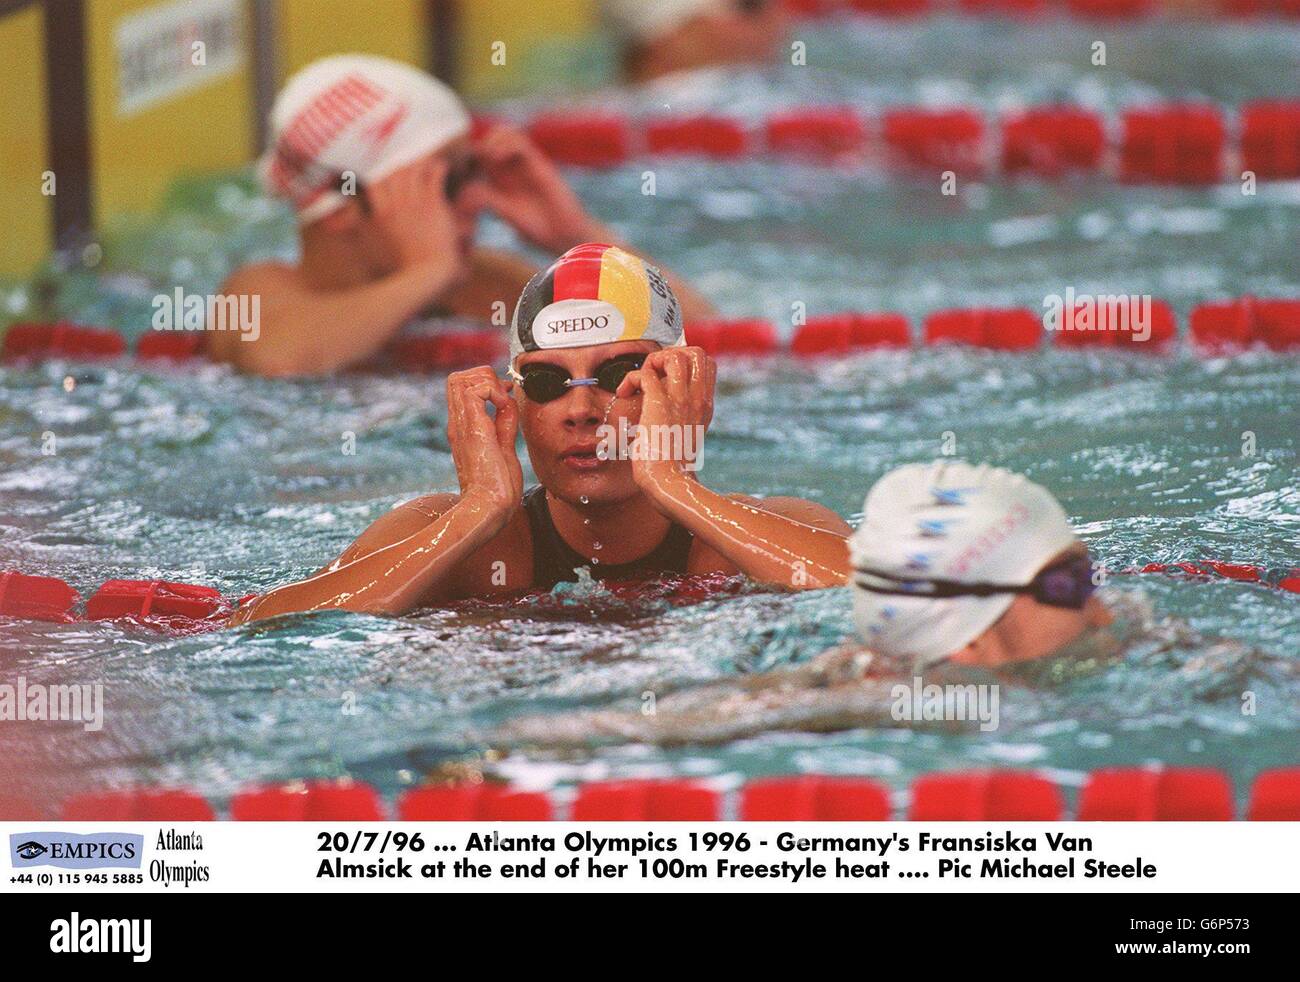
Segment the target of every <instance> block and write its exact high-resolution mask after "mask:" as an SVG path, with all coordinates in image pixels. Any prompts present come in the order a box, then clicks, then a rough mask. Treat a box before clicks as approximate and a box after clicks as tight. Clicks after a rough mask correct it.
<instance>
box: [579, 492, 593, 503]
mask: <svg viewBox="0 0 1300 982" xmlns="http://www.w3.org/2000/svg"><path fill="white" fill-rule="evenodd" d="M578 500H579V501H581V502H582V503H583V504H584V505H589V504H591V499H590V498H588V497H587V496H586V495H585V494H584V495H581V496H580V497H579V498H578Z"/></svg>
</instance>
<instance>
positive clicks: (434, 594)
mask: <svg viewBox="0 0 1300 982" xmlns="http://www.w3.org/2000/svg"><path fill="white" fill-rule="evenodd" d="M510 351H511V362H510V369H509V373H508V377H507V378H506V379H501V378H499V377H498V376H497V375H496V374H495V372H493V370H492V369H491V368H489V367H487V366H484V367H481V368H474V369H471V370H469V371H464V372H457V373H455V374H453V375H452V376H450V377H449V378H448V380H447V409H448V424H447V435H448V439H449V442H450V444H451V453H452V457H453V459H454V461H455V465H456V472H457V476H458V478H459V481H460V494H459V495H455V494H432V495H426V496H424V497H422V498H417V499H415V500H414V501H410V502H407V503H406V504H403V505H400V506H398V507H397V508H395V509H394V510H393V511H391V512H389V513H388V514H387V515H385V516H383V517H382V518H380V519H379V520H378V521H376V522H375V523H374V524H373V525H371V526H370V528H368V529H367V530H366V531H365V532H364V533H362V535H361V537H360V538H358V539H357V540H356V542H354V543H353V544H352V545H351V546H349V547H348V548H347V549H346V550H345V551H344V552H343V554H342V555H341V556H339V558H338V559H337V560H335V561H334V562H333V563H331V564H330V565H329V566H327V567H326V568H325V569H323V570H321V571H320V572H319V573H318V574H316V575H315V576H313V577H311V578H310V579H307V580H303V581H302V582H299V583H291V584H289V585H287V586H282V587H279V588H277V589H275V590H272V591H270V592H269V593H267V594H265V595H264V596H261V597H258V598H257V599H255V600H254V601H252V602H251V603H250V604H249V605H247V606H246V607H244V608H243V609H241V610H240V611H239V612H238V613H237V614H236V616H235V618H234V622H235V623H240V622H244V621H250V620H258V619H261V618H265V617H272V616H275V615H277V614H285V613H290V612H293V611H307V610H323V609H345V610H355V611H365V612H369V613H376V614H405V613H407V612H408V611H411V610H415V609H417V608H419V607H424V606H427V605H430V604H435V603H439V602H442V601H448V600H457V599H463V598H468V597H484V596H489V595H493V594H514V593H523V592H527V591H533V590H549V589H551V587H553V586H554V585H555V584H556V583H558V582H561V581H576V580H578V578H579V577H578V572H577V571H578V570H579V569H581V568H584V567H585V568H589V569H590V570H591V574H592V575H593V576H594V577H595V578H597V579H608V580H625V579H632V578H643V577H646V576H653V575H655V574H659V573H665V572H676V573H685V574H706V573H727V574H736V573H739V574H744V575H745V576H748V577H750V578H751V579H754V580H757V581H759V582H761V583H766V584H772V585H775V586H779V587H783V588H790V589H804V588H815V587H826V586H834V585H838V584H843V583H845V582H847V581H848V577H849V553H848V548H847V545H846V542H845V539H846V536H847V534H848V531H849V527H848V525H847V524H846V523H845V522H844V520H843V519H841V518H840V517H839V516H838V515H836V514H835V513H834V512H832V511H830V510H829V509H827V508H824V507H822V506H821V505H817V504H815V503H813V502H810V501H804V500H802V499H799V498H777V497H773V498H765V499H763V500H758V499H754V498H750V497H746V496H744V495H737V494H720V493H718V492H716V491H712V490H710V489H709V488H707V487H705V486H704V485H703V484H702V483H700V481H699V480H698V478H697V474H696V470H695V469H694V468H695V467H696V466H697V465H698V464H699V463H700V462H701V457H700V455H699V452H698V450H699V447H700V442H699V441H700V440H701V439H702V437H703V433H704V431H705V430H706V428H707V427H708V425H709V423H710V421H711V420H712V418H713V389H714V377H715V366H714V364H713V361H712V359H711V358H709V356H708V355H707V354H705V353H704V352H703V351H702V350H700V349H699V348H693V347H688V346H687V344H686V337H685V334H684V331H683V326H682V312H681V308H680V306H679V304H678V302H677V299H676V297H675V296H674V294H673V291H672V288H671V287H670V286H669V285H668V283H667V281H666V280H665V279H664V277H663V276H662V275H661V274H660V273H659V272H658V271H657V270H656V269H654V267H652V266H649V265H647V264H646V263H645V262H643V261H642V260H641V259H638V258H637V257H636V256H633V255H631V254H630V253H627V252H624V251H623V250H622V249H618V248H616V247H612V246H607V245H597V244H589V245H583V246H579V247H577V248H575V249H571V250H570V251H569V252H567V253H565V254H564V255H563V256H561V257H560V258H559V259H558V260H557V261H556V262H555V263H554V264H553V265H552V266H551V267H550V268H549V269H546V270H544V271H542V272H541V273H538V274H537V275H536V276H535V277H533V279H532V280H530V281H529V283H528V285H527V287H526V288H525V289H524V291H523V293H522V294H521V296H520V297H519V302H518V304H517V305H516V306H515V310H514V319H513V323H512V326H511V329H510ZM490 407H491V409H492V410H493V411H494V412H489V408H490ZM518 429H522V430H523V436H524V443H525V445H526V447H527V449H528V455H529V459H530V461H531V462H532V465H533V470H534V471H535V472H536V474H537V476H538V478H539V479H540V481H541V483H540V485H538V486H536V487H533V488H530V489H528V490H525V489H524V485H523V472H522V470H521V468H520V464H519V459H518V457H517V456H516V452H515V434H516V430H518ZM687 451H689V452H687Z"/></svg>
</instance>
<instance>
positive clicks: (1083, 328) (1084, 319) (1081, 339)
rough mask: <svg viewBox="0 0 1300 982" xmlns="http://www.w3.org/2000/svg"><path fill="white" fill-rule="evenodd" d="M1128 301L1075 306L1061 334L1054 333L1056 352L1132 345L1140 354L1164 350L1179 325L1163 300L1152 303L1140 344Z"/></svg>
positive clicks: (1100, 300) (1172, 338)
mask: <svg viewBox="0 0 1300 982" xmlns="http://www.w3.org/2000/svg"><path fill="white" fill-rule="evenodd" d="M1128 299H1129V298H1127V297H1120V298H1119V300H1120V302H1119V303H1118V304H1112V303H1109V302H1103V301H1102V298H1097V302H1096V303H1095V304H1087V303H1081V304H1077V305H1076V306H1075V307H1074V309H1073V311H1070V312H1068V314H1067V317H1066V323H1065V324H1064V325H1063V327H1062V329H1061V330H1057V331H1053V332H1052V333H1053V335H1054V337H1055V340H1054V341H1053V344H1055V345H1056V346H1057V347H1058V348H1113V347H1122V346H1125V345H1132V346H1134V347H1135V348H1136V349H1139V350H1142V351H1150V352H1155V351H1159V350H1161V349H1163V348H1164V347H1165V346H1167V345H1168V344H1169V343H1170V342H1171V341H1173V340H1174V339H1176V338H1177V337H1178V322H1177V319H1176V318H1175V317H1174V312H1173V309H1172V308H1171V307H1170V306H1169V304H1167V303H1165V302H1164V301H1163V300H1152V301H1151V323H1150V324H1149V325H1148V327H1149V328H1150V333H1149V335H1148V336H1147V338H1146V340H1145V341H1141V340H1139V339H1138V337H1137V336H1136V335H1135V334H1134V331H1133V323H1132V319H1133V314H1132V313H1131V312H1130V308H1129V303H1128Z"/></svg>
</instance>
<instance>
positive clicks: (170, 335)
mask: <svg viewBox="0 0 1300 982" xmlns="http://www.w3.org/2000/svg"><path fill="white" fill-rule="evenodd" d="M202 354H203V334H202V333H201V332H199V331H150V332H149V333H148V334H144V335H141V337H140V340H139V341H137V342H136V343H135V356H136V357H137V358H145V359H164V360H167V361H189V360H190V359H192V358H198V357H199V356H200V355H202Z"/></svg>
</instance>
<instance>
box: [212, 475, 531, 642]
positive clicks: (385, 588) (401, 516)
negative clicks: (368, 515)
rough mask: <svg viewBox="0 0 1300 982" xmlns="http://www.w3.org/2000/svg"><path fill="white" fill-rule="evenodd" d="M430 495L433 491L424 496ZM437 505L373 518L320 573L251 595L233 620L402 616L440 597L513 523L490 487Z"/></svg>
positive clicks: (408, 507) (400, 509) (409, 506)
mask: <svg viewBox="0 0 1300 982" xmlns="http://www.w3.org/2000/svg"><path fill="white" fill-rule="evenodd" d="M423 500H424V501H430V500H431V499H423ZM438 500H439V501H441V502H444V503H445V510H443V505H442V504H435V505H434V507H433V508H428V507H419V506H417V505H415V504H414V503H412V504H407V505H403V506H400V507H398V508H395V509H394V510H393V511H391V512H389V513H388V514H387V515H385V516H384V517H383V518H380V519H379V520H377V521H376V522H375V523H374V524H373V525H371V526H370V528H368V529H367V530H366V531H365V532H364V533H362V535H361V537H360V538H358V539H357V541H356V542H355V543H353V544H352V546H350V547H349V548H348V549H347V550H345V551H344V553H343V555H341V556H340V557H339V558H338V560H336V561H335V562H334V563H332V564H331V565H329V566H327V567H326V568H325V569H323V570H321V571H320V572H319V573H317V574H316V575H315V576H312V577H309V578H307V579H305V580H301V581H299V582H297V583H289V584H286V585H285V586H282V587H277V588H276V589H274V590H271V591H270V592H269V593H265V594H263V595H262V596H260V597H257V598H256V599H255V600H253V601H251V602H250V603H249V604H248V605H247V606H246V607H243V608H241V609H240V610H239V611H238V613H236V614H235V616H234V617H233V618H231V621H230V623H231V624H232V625H235V624H244V623H248V622H250V621H258V620H263V619H265V618H267V617H276V616H279V615H280V614H291V613H299V612H305V611H313V610H351V611H356V612H358V613H365V614H380V615H390V616H397V615H401V614H405V613H409V612H410V611H412V610H415V609H416V608H417V607H420V606H422V605H423V604H426V603H428V602H429V600H430V599H436V598H437V596H438V590H439V586H440V585H441V584H443V583H445V581H446V580H447V578H448V577H449V576H450V574H451V573H452V571H453V570H455V569H456V567H457V566H458V565H459V564H460V563H461V562H463V561H464V559H465V558H466V557H467V556H469V555H470V554H471V553H473V552H474V551H475V550H476V549H479V548H480V547H481V546H483V545H484V544H485V543H487V542H488V541H489V540H490V539H491V538H492V537H493V536H495V535H496V534H497V533H498V532H500V531H501V529H502V528H503V527H504V526H505V523H506V521H507V520H508V518H509V512H508V511H503V509H502V508H501V507H500V504H499V502H497V501H496V500H494V499H492V497H491V496H490V495H487V494H484V493H480V492H475V491H470V492H468V493H466V494H464V495H462V496H461V497H459V498H455V497H453V496H451V495H445V496H440V497H439V499H438Z"/></svg>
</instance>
